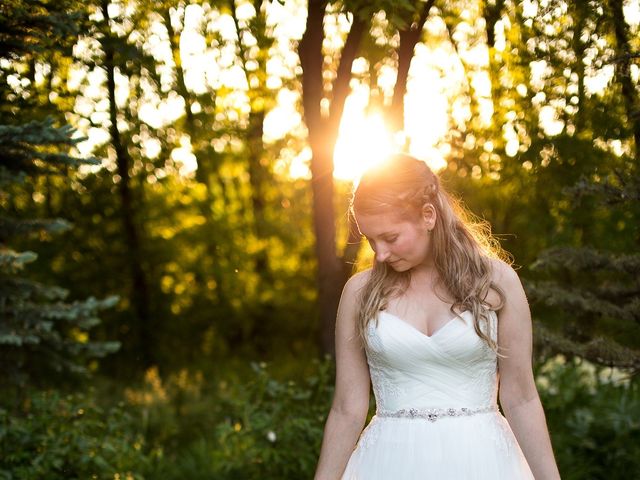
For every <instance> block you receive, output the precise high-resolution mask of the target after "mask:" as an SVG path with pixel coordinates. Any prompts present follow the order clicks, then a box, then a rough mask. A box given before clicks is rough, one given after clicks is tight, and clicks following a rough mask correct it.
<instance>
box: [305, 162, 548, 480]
mask: <svg viewBox="0 0 640 480" xmlns="http://www.w3.org/2000/svg"><path fill="white" fill-rule="evenodd" d="M351 209H352V213H353V214H354V215H355V219H356V221H357V224H358V228H359V230H360V232H361V233H362V234H363V235H364V236H365V237H366V238H367V240H368V241H369V244H370V245H371V247H372V248H373V250H374V252H375V262H374V266H373V268H371V269H369V270H366V271H364V272H360V273H358V274H356V275H354V276H353V277H352V278H351V279H349V281H348V282H347V284H346V285H345V287H344V290H343V293H342V298H341V300H340V306H339V308H338V316H337V320H336V389H335V396H334V399H333V404H332V406H331V410H330V412H329V416H328V418H327V422H326V425H325V430H324V438H323V442H322V449H321V452H320V459H319V461H318V466H317V470H316V475H315V478H316V480H325V479H326V480H329V479H330V480H336V479H342V480H356V479H357V480H376V479H381V480H382V479H384V480H401V479H407V480H408V479H437V480H449V479H451V480H457V479H460V480H462V479H464V480H467V479H481V480H489V479H491V480H499V479H504V480H520V479H532V478H536V479H558V478H560V475H559V473H558V469H557V467H556V463H555V460H554V457H553V452H552V449H551V442H550V440H549V434H548V432H547V427H546V422H545V416H544V412H543V409H542V405H541V403H540V398H539V397H538V392H537V391H536V387H535V383H534V379H533V373H532V368H531V337H532V335H531V317H530V313H529V308H528V305H527V300H526V297H525V294H524V291H523V289H522V286H521V284H520V281H519V279H518V276H517V274H516V273H515V272H514V270H513V269H512V268H511V267H510V266H509V265H507V264H506V263H504V262H503V261H501V260H499V259H498V258H497V256H498V254H499V253H500V249H499V247H498V246H497V245H496V244H495V243H493V242H491V238H490V236H489V235H488V233H487V232H485V231H484V230H483V229H482V228H480V227H479V226H478V225H474V224H472V223H471V222H468V221H467V220H466V217H465V215H464V210H463V209H462V208H460V207H459V206H458V205H457V204H456V202H454V201H453V200H452V199H451V198H450V197H449V196H448V195H447V193H446V192H445V191H444V190H442V188H441V187H440V184H439V181H438V178H437V177H436V176H435V175H434V173H433V172H432V171H431V170H430V169H429V168H428V167H427V165H426V164H425V163H424V162H422V161H419V160H416V159H414V158H412V157H410V156H407V155H395V156H392V157H390V158H389V159H387V161H385V162H384V163H383V164H382V165H380V166H377V167H374V168H372V169H371V170H369V171H368V172H366V173H365V174H364V175H363V176H362V178H361V180H360V183H359V184H358V187H357V188H356V190H355V192H354V194H353V198H352V204H351ZM498 372H499V375H498ZM498 379H499V380H498ZM370 382H371V384H372V386H373V391H374V395H375V399H376V414H375V416H374V417H373V418H372V419H371V421H370V423H369V424H368V425H367V427H366V429H365V430H364V431H362V428H363V427H364V423H365V420H366V416H367V411H368V407H369V386H370ZM498 396H499V400H500V407H501V409H502V412H504V416H503V415H502V413H500V410H499V409H498V406H497V401H498Z"/></svg>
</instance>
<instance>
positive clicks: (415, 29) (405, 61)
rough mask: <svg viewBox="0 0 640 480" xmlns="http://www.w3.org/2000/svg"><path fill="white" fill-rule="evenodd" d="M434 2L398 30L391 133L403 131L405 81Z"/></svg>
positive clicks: (390, 124) (390, 110)
mask: <svg viewBox="0 0 640 480" xmlns="http://www.w3.org/2000/svg"><path fill="white" fill-rule="evenodd" d="M434 3H435V0H427V1H426V2H425V3H424V4H423V6H422V11H421V12H420V16H419V18H418V20H417V21H416V22H408V27H407V28H405V29H403V30H400V43H399V45H398V50H397V55H398V75H397V76H396V83H395V85H394V87H393V97H392V99H391V107H390V108H389V113H388V115H387V116H388V120H389V127H390V128H391V130H392V131H393V132H401V131H402V130H404V97H405V94H406V93H407V79H408V78H409V67H411V60H412V59H413V51H414V49H415V47H416V44H417V43H418V42H419V41H420V36H421V35H422V29H423V28H424V24H425V22H426V21H427V18H428V17H429V11H430V10H431V7H432V6H433V4H434Z"/></svg>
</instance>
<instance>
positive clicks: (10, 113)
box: [0, 0, 119, 399]
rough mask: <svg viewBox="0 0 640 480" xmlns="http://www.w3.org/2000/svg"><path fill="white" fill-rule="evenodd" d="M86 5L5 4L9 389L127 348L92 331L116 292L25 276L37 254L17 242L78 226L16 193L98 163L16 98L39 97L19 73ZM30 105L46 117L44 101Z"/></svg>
mask: <svg viewBox="0 0 640 480" xmlns="http://www.w3.org/2000/svg"><path fill="white" fill-rule="evenodd" d="M79 5H81V4H79V3H77V2H76V3H75V9H74V3H72V2H68V1H62V2H46V3H43V2H33V1H28V0H24V1H11V2H3V4H2V6H1V7H0V31H2V32H3V33H2V34H1V35H0V59H1V60H2V62H1V63H0V352H1V355H0V369H1V371H2V372H3V375H2V377H0V387H2V388H3V389H5V391H8V390H10V389H17V390H18V392H20V391H23V389H24V388H25V387H26V386H28V385H34V386H40V385H44V384H49V383H51V382H53V381H56V380H58V379H59V378H60V376H61V375H65V376H66V375H68V374H69V373H75V374H82V373H86V372H87V370H88V369H87V360H88V359H89V358H95V357H101V356H104V355H106V354H108V353H110V352H114V351H115V350H117V349H118V348H119V345H118V343H117V342H96V341H91V340H90V339H89V331H90V330H91V329H92V328H93V327H95V326H96V325H97V324H99V323H100V320H99V319H98V317H97V312H98V311H100V310H102V309H104V308H109V307H111V306H113V305H114V304H115V303H116V302H117V300H118V299H117V298H116V297H108V298H105V299H102V300H98V299H95V298H88V299H86V300H81V301H68V300H67V296H68V291H67V290H65V289H64V288H62V287H59V286H54V285H45V284H43V283H41V282H37V281H34V280H32V279H29V278H28V277H27V276H25V274H24V273H23V271H24V268H25V266H26V265H27V264H28V263H30V262H33V261H35V260H36V259H37V254H36V253H35V252H33V251H30V250H25V251H20V249H19V248H16V247H13V246H12V245H17V244H20V243H21V242H27V241H30V240H32V239H33V238H34V237H38V236H47V235H52V234H56V233H60V232H63V231H65V230H67V229H69V228H70V227H71V225H70V224H69V223H68V222H66V221H64V220H63V219H24V218H20V215H19V214H18V208H17V207H16V206H15V205H14V204H15V199H14V198H13V197H14V195H15V193H17V192H20V191H21V190H24V189H26V188H28V187H29V183H30V182H34V181H35V180H36V179H37V178H38V177H40V176H42V175H66V174H68V172H69V171H71V170H73V169H75V168H76V167H78V166H80V165H82V164H88V163H95V160H92V159H79V158H76V157H74V156H72V155H71V154H70V153H69V152H70V149H71V148H72V147H73V146H74V145H75V144H76V143H78V142H79V141H81V140H82V139H81V138H73V135H74V130H73V129H72V128H71V127H70V126H68V125H62V126H56V125H55V122H54V120H53V119H51V118H46V119H44V120H32V121H27V122H25V121H24V120H23V119H24V118H25V114H24V109H22V110H21V112H19V113H20V114H17V113H18V112H16V105H23V106H24V104H26V103H28V102H33V101H34V100H32V99H30V95H29V91H28V85H29V82H28V81H25V82H19V83H16V82H15V79H16V78H17V79H18V80H21V78H20V77H21V76H22V72H25V71H26V72H27V75H26V76H24V77H23V78H28V73H29V68H28V66H29V65H33V64H34V62H35V61H36V59H38V58H39V56H41V55H44V54H45V53H46V52H51V51H53V50H56V49H58V50H62V49H65V48H68V47H69V44H70V42H71V41H72V37H73V36H74V35H76V36H77V34H78V32H79V31H80V23H81V22H80V21H79V19H80V18H81V17H82V12H81V10H80V8H81V7H79ZM25 65H26V66H27V68H25ZM10 79H11V81H10ZM16 85H18V86H16ZM24 85H27V87H26V88H25V87H23V86H24ZM29 112H30V113H32V114H33V116H34V117H36V118H37V117H38V110H37V108H34V109H33V110H29ZM27 115H28V114H27ZM7 398H9V399H10V398H11V397H7Z"/></svg>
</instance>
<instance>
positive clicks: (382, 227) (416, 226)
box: [356, 207, 435, 272]
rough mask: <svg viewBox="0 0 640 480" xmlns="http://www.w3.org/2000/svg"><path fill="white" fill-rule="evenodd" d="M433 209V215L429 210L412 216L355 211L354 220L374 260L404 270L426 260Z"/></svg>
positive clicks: (429, 245) (429, 246)
mask: <svg viewBox="0 0 640 480" xmlns="http://www.w3.org/2000/svg"><path fill="white" fill-rule="evenodd" d="M432 208H433V207H432ZM432 213H433V218H431V214H429V215H422V216H420V217H418V218H416V219H413V220H411V219H405V218H402V217H400V216H399V215H397V214H394V213H376V214H368V215H363V214H358V213H356V222H357V223H358V228H359V229H360V233H362V234H363V235H364V236H365V237H366V238H367V241H368V242H369V245H371V248H372V249H373V251H374V252H375V255H376V261H378V262H386V263H387V264H388V265H389V266H390V267H391V268H393V269H394V270H396V271H397V272H404V271H407V270H409V269H411V268H413V267H416V266H418V265H420V264H423V263H426V262H428V261H429V256H430V248H431V243H430V235H429V231H430V230H431V229H432V228H433V223H434V222H435V212H432Z"/></svg>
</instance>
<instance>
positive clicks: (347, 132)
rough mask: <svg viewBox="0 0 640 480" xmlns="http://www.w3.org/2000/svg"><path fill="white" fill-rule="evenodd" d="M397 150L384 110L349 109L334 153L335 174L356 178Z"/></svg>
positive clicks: (342, 177) (339, 176) (351, 178)
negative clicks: (378, 111)
mask: <svg viewBox="0 0 640 480" xmlns="http://www.w3.org/2000/svg"><path fill="white" fill-rule="evenodd" d="M396 150H398V148H397V147H396V146H395V144H394V142H393V140H392V136H391V133H390V132H389V130H388V129H387V127H386V125H385V123H384V120H383V118H382V115H381V114H379V113H373V114H370V115H367V114H363V113H362V112H357V111H353V110H351V111H347V110H345V115H344V117H343V119H342V123H341V126H340V134H339V136H338V141H337V143H336V149H335V153H334V156H333V160H334V171H333V176H334V177H335V178H339V179H341V180H354V179H356V178H358V177H359V176H360V175H361V174H362V172H363V171H364V170H366V169H367V168H369V167H371V166H372V165H375V164H376V163H379V162H381V161H382V160H383V159H384V158H385V157H386V156H387V155H389V154H390V153H392V152H394V151H396Z"/></svg>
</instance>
